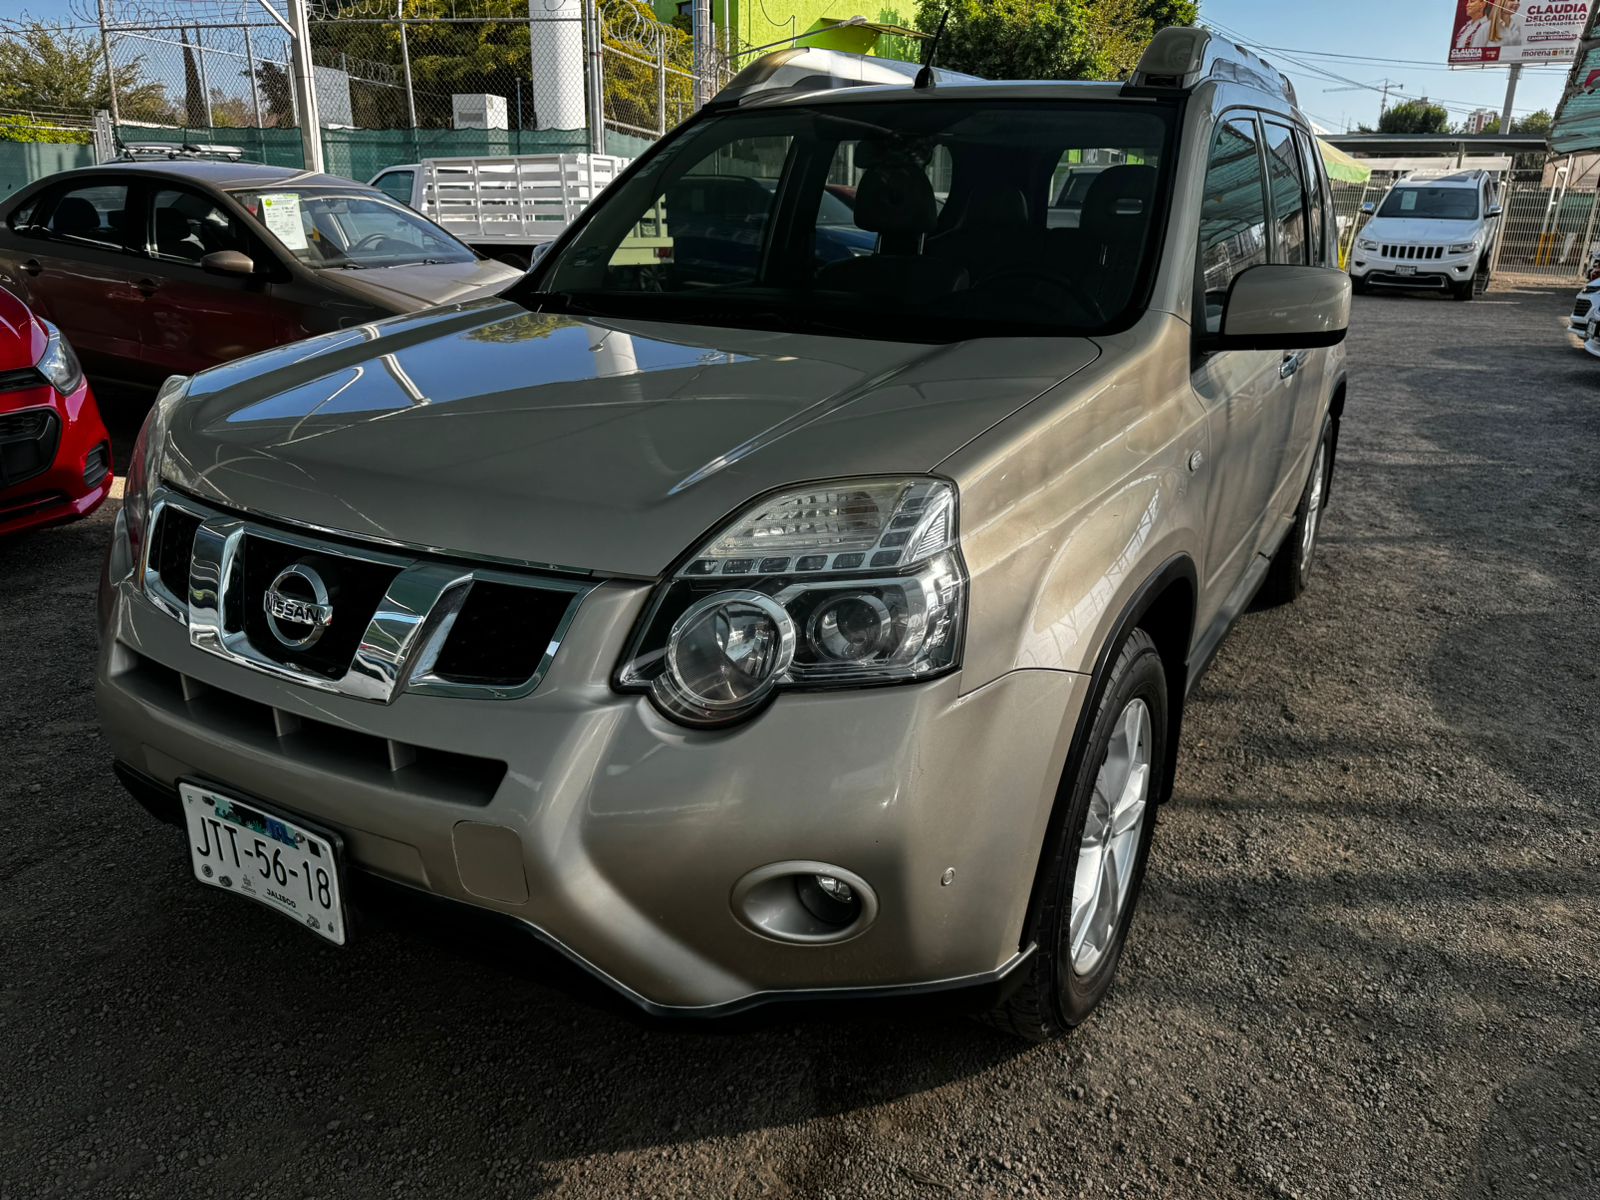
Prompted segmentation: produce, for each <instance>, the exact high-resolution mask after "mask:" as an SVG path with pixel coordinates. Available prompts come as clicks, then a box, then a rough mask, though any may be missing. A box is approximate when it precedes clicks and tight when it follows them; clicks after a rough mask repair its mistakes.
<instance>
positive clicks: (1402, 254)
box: [1383, 243, 1444, 262]
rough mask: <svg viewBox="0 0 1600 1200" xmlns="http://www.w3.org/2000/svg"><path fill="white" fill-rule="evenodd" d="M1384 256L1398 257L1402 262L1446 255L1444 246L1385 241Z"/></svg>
mask: <svg viewBox="0 0 1600 1200" xmlns="http://www.w3.org/2000/svg"><path fill="white" fill-rule="evenodd" d="M1383 256H1384V257H1385V258H1393V259H1398V260H1400V261H1401V262H1412V261H1419V260H1432V259H1436V258H1443V257H1444V247H1443V246H1404V245H1399V244H1390V243H1385V244H1384V247H1383Z"/></svg>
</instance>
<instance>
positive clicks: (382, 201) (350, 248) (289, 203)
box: [233, 186, 477, 268]
mask: <svg viewBox="0 0 1600 1200" xmlns="http://www.w3.org/2000/svg"><path fill="white" fill-rule="evenodd" d="M233 195H234V199H236V200H238V201H239V203H240V204H242V205H243V206H244V208H245V211H246V212H248V213H249V214H250V215H251V216H252V217H254V218H255V219H256V220H258V221H260V222H261V224H262V225H264V226H266V229H267V232H268V233H270V234H271V235H272V236H273V237H275V238H276V239H277V240H278V241H279V242H280V243H281V244H282V245H283V248H284V249H285V250H287V251H289V253H290V254H293V255H294V256H295V257H296V258H298V259H299V260H300V261H301V262H303V263H304V264H305V265H306V266H308V267H346V268H357V267H403V266H410V265H415V264H417V263H441V262H446V263H459V262H472V261H473V259H474V258H476V257H477V256H476V255H475V254H473V252H472V251H471V250H469V249H467V248H466V247H465V246H464V245H462V244H461V243H460V242H458V241H456V239H455V238H453V237H451V236H450V235H449V234H448V233H446V232H445V231H444V230H442V229H440V228H439V227H438V226H437V225H435V224H434V223H433V222H432V221H430V220H428V219H427V218H426V217H423V216H421V215H420V214H418V213H415V212H413V211H412V210H411V209H409V208H406V207H404V206H402V205H399V204H396V203H395V202H394V201H392V200H390V199H389V198H388V197H387V196H384V195H382V194H380V193H378V192H374V191H368V190H367V189H365V188H356V187H354V186H352V187H351V188H350V189H348V190H345V189H340V188H285V187H278V188H262V189H260V190H259V191H247V192H235V193H233Z"/></svg>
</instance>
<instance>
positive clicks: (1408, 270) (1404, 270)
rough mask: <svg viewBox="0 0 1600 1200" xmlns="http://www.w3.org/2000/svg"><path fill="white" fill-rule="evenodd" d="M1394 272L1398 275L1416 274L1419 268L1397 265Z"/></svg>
mask: <svg viewBox="0 0 1600 1200" xmlns="http://www.w3.org/2000/svg"><path fill="white" fill-rule="evenodd" d="M1394 273H1395V274H1396V275H1415V274H1416V273H1417V269H1416V268H1415V267H1396V268H1395V269H1394Z"/></svg>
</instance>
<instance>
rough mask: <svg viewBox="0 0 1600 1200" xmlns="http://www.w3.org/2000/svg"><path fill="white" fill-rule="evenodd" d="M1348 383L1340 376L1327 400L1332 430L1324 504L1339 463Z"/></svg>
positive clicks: (1331, 496)
mask: <svg viewBox="0 0 1600 1200" xmlns="http://www.w3.org/2000/svg"><path fill="white" fill-rule="evenodd" d="M1349 382H1350V378H1349V376H1347V375H1340V376H1339V378H1338V379H1336V380H1334V383H1333V392H1332V394H1331V395H1330V397H1329V399H1328V424H1329V425H1330V426H1331V427H1332V428H1331V430H1330V431H1329V432H1330V436H1329V439H1328V481H1327V484H1326V485H1325V490H1324V492H1323V503H1324V504H1326V503H1327V502H1328V501H1329V500H1331V499H1332V498H1333V478H1334V467H1335V466H1337V465H1338V462H1339V424H1340V422H1341V421H1343V420H1344V402H1345V396H1346V395H1347V393H1348V390H1349Z"/></svg>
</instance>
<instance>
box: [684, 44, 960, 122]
mask: <svg viewBox="0 0 1600 1200" xmlns="http://www.w3.org/2000/svg"><path fill="white" fill-rule="evenodd" d="M919 70H921V68H920V67H919V66H918V65H917V64H916V63H907V62H899V61H897V60H895V59H892V58H875V57H868V56H867V55H865V54H847V53H845V52H844V51H842V50H819V49H817V48H816V47H815V46H795V47H792V48H790V49H788V50H777V51H774V52H773V53H771V54H763V55H762V56H761V57H760V58H758V59H756V61H755V62H753V63H751V64H750V65H749V66H748V67H746V68H745V69H744V70H742V71H740V72H739V73H738V74H737V75H735V76H734V77H733V78H732V79H731V80H729V81H728V84H727V86H726V87H724V88H723V89H722V90H721V91H720V92H718V93H717V94H716V95H715V96H714V97H712V99H711V102H710V104H708V105H707V107H708V108H710V107H716V108H723V107H732V106H736V105H739V104H742V103H744V102H745V101H746V100H750V99H753V98H754V97H756V96H763V95H771V94H773V93H775V92H820V91H830V90H833V89H835V88H847V87H865V86H871V85H874V84H877V85H884V84H889V85H898V86H901V87H910V86H911V85H912V84H913V83H915V82H916V78H917V72H918V71H919ZM978 81H979V77H978V76H977V75H963V74H961V73H960V72H958V71H945V70H942V69H940V68H938V67H935V68H934V69H933V82H934V83H935V84H940V83H975V82H978Z"/></svg>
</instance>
